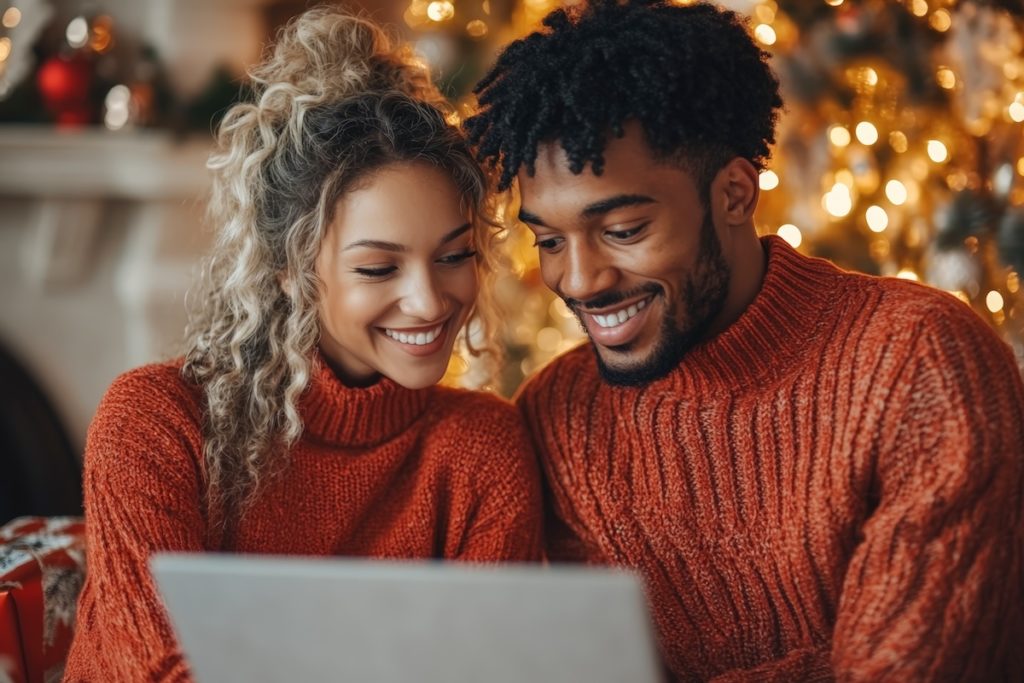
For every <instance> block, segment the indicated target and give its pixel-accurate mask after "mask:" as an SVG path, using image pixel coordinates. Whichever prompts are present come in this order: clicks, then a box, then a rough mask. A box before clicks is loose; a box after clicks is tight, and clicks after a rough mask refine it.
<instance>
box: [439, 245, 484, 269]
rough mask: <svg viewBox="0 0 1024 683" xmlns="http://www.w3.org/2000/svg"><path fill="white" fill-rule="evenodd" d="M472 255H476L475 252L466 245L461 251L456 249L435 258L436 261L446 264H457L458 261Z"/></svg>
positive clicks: (467, 258)
mask: <svg viewBox="0 0 1024 683" xmlns="http://www.w3.org/2000/svg"><path fill="white" fill-rule="evenodd" d="M474 256H476V252H475V251H473V250H472V249H469V248H468V247H467V248H466V249H463V250H462V251H456V252H453V253H451V254H445V255H444V256H442V257H441V258H439V259H437V262H438V263H443V264H444V265H446V266H457V265H459V264H460V263H465V262H466V261H468V260H469V259H471V258H473V257H474Z"/></svg>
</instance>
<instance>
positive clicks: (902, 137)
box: [889, 130, 908, 154]
mask: <svg viewBox="0 0 1024 683" xmlns="http://www.w3.org/2000/svg"><path fill="white" fill-rule="evenodd" d="M889 146H890V147H892V149H893V151H894V152H897V153H899V154H903V153H904V152H906V151H907V146H908V143H907V136H906V134H904V133H903V131H899V130H894V131H893V132H891V133H889Z"/></svg>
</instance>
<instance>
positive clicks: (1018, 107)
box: [1006, 102, 1024, 123]
mask: <svg viewBox="0 0 1024 683" xmlns="http://www.w3.org/2000/svg"><path fill="white" fill-rule="evenodd" d="M1006 113H1007V114H1009V115H1010V118H1011V119H1013V120H1014V121H1016V122H1017V123H1020V122H1021V121H1024V104H1021V103H1020V102H1014V103H1012V104H1011V105H1010V106H1009V107H1007V109H1006Z"/></svg>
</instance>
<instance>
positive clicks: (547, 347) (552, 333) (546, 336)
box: [535, 327, 562, 351]
mask: <svg viewBox="0 0 1024 683" xmlns="http://www.w3.org/2000/svg"><path fill="white" fill-rule="evenodd" d="M535 343H536V344H537V348H538V349H540V350H541V351H555V350H556V349H558V345H559V344H561V343H562V333H561V332H559V331H558V330H556V329H555V328H553V327H544V328H542V329H541V330H539V331H538V332H537V340H536V342H535Z"/></svg>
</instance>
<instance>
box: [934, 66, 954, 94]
mask: <svg viewBox="0 0 1024 683" xmlns="http://www.w3.org/2000/svg"><path fill="white" fill-rule="evenodd" d="M935 80H936V81H938V83H939V85H940V86H941V87H943V88H945V89H946V90H952V89H953V88H954V87H956V74H954V73H953V70H952V69H949V68H947V67H941V68H940V69H939V70H938V71H937V72H936V73H935Z"/></svg>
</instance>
